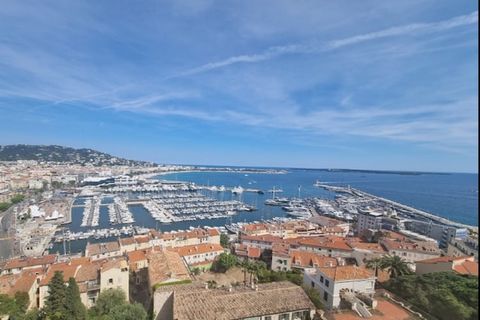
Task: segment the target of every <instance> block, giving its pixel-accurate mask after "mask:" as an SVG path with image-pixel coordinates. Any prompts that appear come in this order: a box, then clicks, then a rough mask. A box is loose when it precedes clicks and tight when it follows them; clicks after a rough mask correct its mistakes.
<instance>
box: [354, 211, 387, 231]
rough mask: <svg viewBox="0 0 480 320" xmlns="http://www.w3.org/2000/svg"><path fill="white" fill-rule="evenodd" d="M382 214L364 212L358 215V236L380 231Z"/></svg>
mask: <svg viewBox="0 0 480 320" xmlns="http://www.w3.org/2000/svg"><path fill="white" fill-rule="evenodd" d="M382 217H383V213H382V212H377V211H371V210H364V211H360V212H359V213H358V215H357V228H356V231H357V234H362V232H364V231H366V230H380V229H381V228H382Z"/></svg>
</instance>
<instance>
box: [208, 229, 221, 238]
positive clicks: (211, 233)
mask: <svg viewBox="0 0 480 320" xmlns="http://www.w3.org/2000/svg"><path fill="white" fill-rule="evenodd" d="M207 232H208V235H209V236H211V237H214V236H219V235H220V231H218V229H216V228H210V229H208V230H207Z"/></svg>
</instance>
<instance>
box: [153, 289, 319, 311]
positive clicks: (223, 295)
mask: <svg viewBox="0 0 480 320" xmlns="http://www.w3.org/2000/svg"><path fill="white" fill-rule="evenodd" d="M173 289H175V292H174V295H175V298H174V299H173V313H174V314H173V318H174V319H176V320H187V319H188V320H193V319H202V320H213V319H215V320H230V319H243V318H248V317H255V316H261V315H270V314H278V313H283V312H288V311H296V310H313V309H315V306H314V305H313V303H312V302H311V301H310V299H309V298H308V296H307V295H306V294H305V292H304V291H303V289H302V288H301V287H299V286H297V285H294V284H292V283H290V282H274V283H268V284H259V285H258V289H257V290H253V289H251V288H248V287H240V288H234V289H232V291H231V292H229V291H228V290H226V289H223V288H222V289H205V288H204V287H199V286H198V285H195V284H192V285H183V286H175V288H172V287H171V288H168V287H164V288H162V289H161V290H163V291H172V290H173Z"/></svg>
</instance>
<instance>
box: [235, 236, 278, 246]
mask: <svg viewBox="0 0 480 320" xmlns="http://www.w3.org/2000/svg"><path fill="white" fill-rule="evenodd" d="M240 240H241V241H244V240H248V241H257V242H265V243H270V244H271V243H274V242H281V241H282V238H280V237H277V236H272V235H270V234H265V235H261V236H250V235H241V236H240Z"/></svg>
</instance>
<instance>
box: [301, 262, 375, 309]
mask: <svg viewBox="0 0 480 320" xmlns="http://www.w3.org/2000/svg"><path fill="white" fill-rule="evenodd" d="M375 279H376V278H375V275H374V274H373V272H372V271H371V270H369V269H367V268H365V267H357V266H336V267H319V268H309V269H305V272H304V274H303V284H304V285H306V286H309V287H311V288H314V289H315V290H318V291H319V293H320V297H321V298H322V302H323V303H324V304H325V306H326V307H327V308H328V309H332V308H338V307H340V302H341V294H342V293H344V292H353V293H357V294H358V293H360V294H364V295H369V296H373V294H374V293H375Z"/></svg>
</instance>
